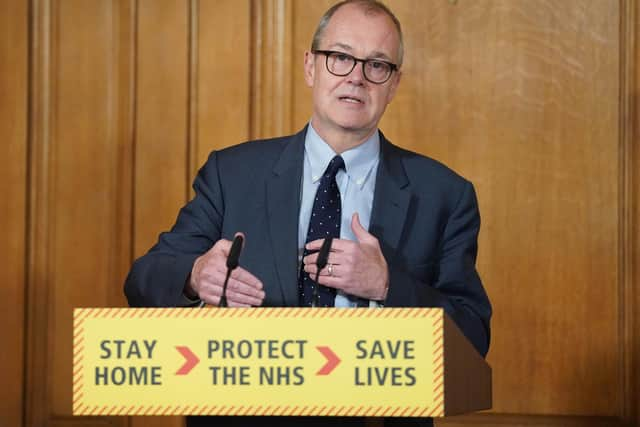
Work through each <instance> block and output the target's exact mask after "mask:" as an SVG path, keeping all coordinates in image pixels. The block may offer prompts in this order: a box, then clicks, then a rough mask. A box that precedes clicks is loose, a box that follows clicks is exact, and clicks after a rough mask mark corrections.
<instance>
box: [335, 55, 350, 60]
mask: <svg viewBox="0 0 640 427" xmlns="http://www.w3.org/2000/svg"><path fill="white" fill-rule="evenodd" d="M335 58H336V59H337V60H338V61H342V62H346V61H349V60H350V59H351V57H350V56H349V55H344V54H340V53H337V54H336V55H335Z"/></svg>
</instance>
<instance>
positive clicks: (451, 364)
mask: <svg viewBox="0 0 640 427" xmlns="http://www.w3.org/2000/svg"><path fill="white" fill-rule="evenodd" d="M73 352H74V365H73V413H74V415H226V416H228V415H238V416H248V415H252V416H257V415H260V416H271V415H274V416H275V415H278V416H282V415H285V416H366V417H443V416H447V415H458V414H462V413H467V412H472V411H477V410H482V409H488V408H490V407H491V368H490V367H489V365H488V364H487V363H486V362H485V360H484V358H483V357H482V356H480V355H479V354H478V353H477V352H476V350H475V349H474V348H473V346H472V345H471V344H470V343H469V341H468V340H467V339H466V338H465V337H464V335H463V334H462V333H461V332H460V330H459V329H458V328H457V327H456V325H455V324H454V322H453V321H452V320H451V319H450V318H449V317H448V316H447V315H446V314H445V312H444V310H442V309H439V308H375V309H374V308H293V307H291V308H289V307H282V308H276V307H264V308H262V307H261V308H244V309H240V308H203V309H197V308H144V309H122V308H80V309H75V310H74V348H73Z"/></svg>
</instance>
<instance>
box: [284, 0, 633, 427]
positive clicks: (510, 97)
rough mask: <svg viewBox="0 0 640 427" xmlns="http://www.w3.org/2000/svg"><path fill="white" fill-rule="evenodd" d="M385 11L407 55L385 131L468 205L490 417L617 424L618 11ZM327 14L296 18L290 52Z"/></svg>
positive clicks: (407, 4) (560, 6)
mask: <svg viewBox="0 0 640 427" xmlns="http://www.w3.org/2000/svg"><path fill="white" fill-rule="evenodd" d="M388 3H389V5H390V6H391V7H392V8H393V9H394V10H395V12H396V14H397V15H398V17H399V19H400V21H401V22H402V24H403V28H404V35H405V45H406V55H405V65H404V67H403V68H404V74H403V80H402V82H401V84H400V89H399V91H398V95H397V98H396V99H395V100H394V102H393V103H392V104H391V105H390V107H389V109H388V111H387V113H386V115H385V118H384V119H383V122H382V124H381V129H382V130H383V131H384V132H385V133H386V135H387V136H388V137H390V138H391V139H392V140H393V141H395V142H396V143H398V144H400V145H402V146H405V147H407V148H410V149H413V150H415V151H418V152H422V153H424V154H426V155H429V156H431V157H434V158H436V159H439V160H441V161H443V162H445V163H446V164H448V165H450V166H451V167H453V168H454V169H455V170H456V171H458V172H459V173H461V174H462V175H464V176H465V177H467V178H468V179H470V180H472V181H473V182H474V184H475V186H476V189H477V192H478V197H479V201H480V206H481V213H482V216H483V228H482V231H481V239H480V255H479V268H480V271H481V274H482V277H483V279H484V282H485V285H486V288H487V290H488V292H489V295H490V297H491V299H492V302H493V306H494V311H495V315H494V318H493V337H492V345H491V350H490V354H489V361H490V363H491V364H492V366H493V367H494V390H495V393H494V411H496V412H507V413H537V414H581V415H601V416H615V415H619V408H620V404H621V402H622V396H621V391H622V388H621V385H620V378H621V377H620V375H621V371H620V358H621V355H620V353H619V345H620V334H621V330H620V324H619V314H620V306H619V301H618V293H619V287H620V285H621V283H620V281H619V277H618V273H617V271H618V270H617V269H618V264H617V262H618V255H617V251H618V243H619V241H618V231H619V229H618V227H619V224H618V215H619V211H618V209H619V194H618V176H619V172H620V166H619V162H618V149H619V148H618V118H619V116H618V90H619V68H618V65H619V54H620V51H619V40H618V38H619V25H618V21H619V16H620V10H619V7H618V3H616V2H593V3H592V2H580V1H576V2H554V1H536V2H529V1H511V2H503V1H487V2H462V1H461V2H444V1H443V2H437V1H434V2H412V1H408V0H397V1H389V2H388ZM314 4H315V3H314ZM324 6H325V5H324V4H322V5H318V6H317V10H310V9H311V8H296V9H295V11H296V14H295V17H294V20H295V21H296V22H300V26H299V27H298V26H296V29H298V28H301V29H303V30H302V31H301V34H300V35H298V34H295V35H294V40H296V43H299V44H300V45H299V46H298V45H297V46H296V48H295V49H294V50H295V51H296V52H298V54H299V52H301V51H302V50H304V49H306V48H307V46H308V39H309V37H308V31H307V25H305V22H307V20H308V19H310V18H309V15H313V16H318V14H319V12H320V10H322V9H323V8H324ZM307 92H308V91H307V90H306V88H304V87H303V86H302V85H301V84H300V80H299V78H298V82H297V84H296V89H295V91H294V93H295V96H294V99H295V101H294V105H295V106H296V107H295V108H294V111H296V112H298V111H299V112H300V113H299V114H300V115H301V116H300V117H299V118H297V119H296V120H294V121H295V122H299V121H302V120H303V118H304V117H305V115H306V114H307V111H308V107H306V106H307V105H308V100H307V98H308V93H307ZM586 325H588V327H586ZM523 384H526V386H523ZM578 391H579V392H578ZM600 396H607V398H606V399H602V398H601V397H600Z"/></svg>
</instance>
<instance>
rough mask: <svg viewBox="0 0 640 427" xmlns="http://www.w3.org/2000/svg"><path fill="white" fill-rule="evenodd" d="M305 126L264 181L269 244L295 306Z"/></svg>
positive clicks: (286, 301) (285, 295)
mask: <svg viewBox="0 0 640 427" xmlns="http://www.w3.org/2000/svg"><path fill="white" fill-rule="evenodd" d="M305 135H306V127H305V129H303V130H302V131H301V132H299V133H298V134H296V135H294V136H293V137H291V139H290V140H289V142H287V143H286V146H285V148H284V149H283V151H282V154H281V156H280V159H279V160H278V162H277V163H276V166H275V167H274V168H273V174H272V175H271V177H270V179H269V180H268V181H267V182H266V195H267V218H268V223H269V232H270V236H271V247H272V253H273V257H274V262H275V265H276V272H277V274H278V278H279V281H280V287H281V290H282V298H283V300H284V304H285V305H287V306H297V305H298V216H299V212H300V194H301V193H300V181H301V177H302V163H303V158H304V138H305Z"/></svg>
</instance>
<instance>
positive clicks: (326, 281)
mask: <svg viewBox="0 0 640 427" xmlns="http://www.w3.org/2000/svg"><path fill="white" fill-rule="evenodd" d="M318 283H320V284H321V285H322V286H327V287H329V288H335V289H344V288H345V282H344V280H342V279H341V278H339V277H334V276H320V277H319V278H318Z"/></svg>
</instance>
